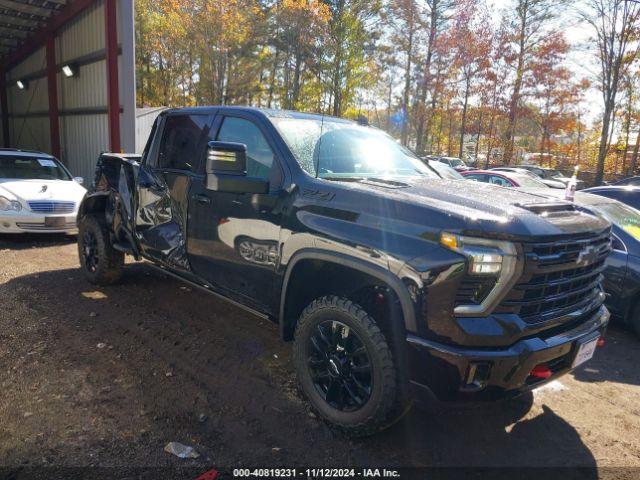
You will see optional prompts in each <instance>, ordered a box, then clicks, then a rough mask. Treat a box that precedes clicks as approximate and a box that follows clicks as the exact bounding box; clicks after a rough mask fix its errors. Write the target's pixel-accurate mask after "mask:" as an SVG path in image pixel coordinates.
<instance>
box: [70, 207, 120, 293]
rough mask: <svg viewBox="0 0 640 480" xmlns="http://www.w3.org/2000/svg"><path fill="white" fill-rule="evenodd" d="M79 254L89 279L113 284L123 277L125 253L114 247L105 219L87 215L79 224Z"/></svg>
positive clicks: (95, 282)
mask: <svg viewBox="0 0 640 480" xmlns="http://www.w3.org/2000/svg"><path fill="white" fill-rule="evenodd" d="M78 256H79V258H80V267H81V268H82V270H83V271H84V274H85V276H86V278H87V280H88V281H89V282H90V283H93V284H95V285H112V284H114V283H117V282H118V281H119V280H120V278H121V277H122V270H123V268H124V253H123V252H120V251H118V250H116V249H114V248H113V246H112V245H111V239H110V237H109V230H108V229H107V226H106V224H105V222H104V219H103V218H102V217H101V216H98V215H86V216H85V217H84V218H83V219H82V220H81V221H80V224H79V225H78Z"/></svg>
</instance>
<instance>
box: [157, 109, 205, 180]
mask: <svg viewBox="0 0 640 480" xmlns="http://www.w3.org/2000/svg"><path fill="white" fill-rule="evenodd" d="M210 129H211V117H210V116H209V115H170V116H168V117H167V119H166V121H165V124H164V130H163V133H162V140H161V142H160V152H159V154H158V167H160V168H170V169H175V170H186V171H192V172H193V171H196V169H197V168H198V164H199V163H200V160H201V157H203V156H204V148H205V145H206V143H207V140H208V139H209V131H210Z"/></svg>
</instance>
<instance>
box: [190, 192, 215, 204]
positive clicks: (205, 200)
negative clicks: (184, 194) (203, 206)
mask: <svg viewBox="0 0 640 480" xmlns="http://www.w3.org/2000/svg"><path fill="white" fill-rule="evenodd" d="M193 199H194V200H195V201H196V202H198V203H211V199H210V198H209V197H207V196H206V195H203V194H199V195H194V196H193Z"/></svg>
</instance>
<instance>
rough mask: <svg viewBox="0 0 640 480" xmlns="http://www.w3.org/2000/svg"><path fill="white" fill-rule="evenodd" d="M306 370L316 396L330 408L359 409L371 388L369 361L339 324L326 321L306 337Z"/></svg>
mask: <svg viewBox="0 0 640 480" xmlns="http://www.w3.org/2000/svg"><path fill="white" fill-rule="evenodd" d="M309 347H310V348H309V352H310V356H309V369H310V372H311V378H312V379H313V384H314V386H315V388H316V389H317V390H318V393H319V394H320V396H321V397H322V398H323V399H324V400H325V401H326V402H327V403H328V404H329V405H331V406H332V407H333V408H335V409H337V410H340V411H343V412H353V411H355V410H359V409H360V408H362V407H363V406H364V405H365V404H366V403H367V401H368V400H369V398H370V397H371V391H372V388H373V375H372V367H371V359H370V358H369V354H368V352H367V349H366V347H365V345H364V343H363V342H362V340H361V339H360V337H358V335H357V334H356V333H355V332H354V331H353V330H352V329H350V328H349V327H348V326H347V325H345V324H344V323H342V322H338V321H332V320H327V321H324V322H322V323H320V324H318V325H317V327H316V330H315V332H314V333H313V334H312V335H311V336H310V337H309Z"/></svg>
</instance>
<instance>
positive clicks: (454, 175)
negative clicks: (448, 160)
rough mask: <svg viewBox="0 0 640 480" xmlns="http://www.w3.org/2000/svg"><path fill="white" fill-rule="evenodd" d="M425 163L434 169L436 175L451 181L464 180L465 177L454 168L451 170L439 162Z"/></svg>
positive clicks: (428, 161) (427, 161) (430, 161)
mask: <svg viewBox="0 0 640 480" xmlns="http://www.w3.org/2000/svg"><path fill="white" fill-rule="evenodd" d="M425 162H426V163H427V165H429V166H430V167H431V168H433V169H434V170H435V171H436V173H437V174H438V175H440V176H441V177H442V178H445V179H449V180H464V177H463V176H462V175H460V172H458V171H457V170H456V169H454V168H451V167H450V166H449V165H446V164H444V163H442V162H439V161H437V160H425Z"/></svg>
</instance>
